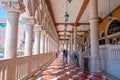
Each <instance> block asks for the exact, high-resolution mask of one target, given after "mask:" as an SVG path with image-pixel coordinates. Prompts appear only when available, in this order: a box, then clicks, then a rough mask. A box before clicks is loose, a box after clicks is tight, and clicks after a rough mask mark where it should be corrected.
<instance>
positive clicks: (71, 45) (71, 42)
mask: <svg viewBox="0 0 120 80" xmlns="http://www.w3.org/2000/svg"><path fill="white" fill-rule="evenodd" d="M70 49H71V51H73V33H71V37H70Z"/></svg>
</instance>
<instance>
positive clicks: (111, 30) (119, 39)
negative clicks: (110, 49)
mask: <svg viewBox="0 0 120 80" xmlns="http://www.w3.org/2000/svg"><path fill="white" fill-rule="evenodd" d="M106 35H107V40H108V44H112V45H117V44H120V20H118V19H113V20H112V21H111V22H110V23H109V25H108V27H107V31H106Z"/></svg>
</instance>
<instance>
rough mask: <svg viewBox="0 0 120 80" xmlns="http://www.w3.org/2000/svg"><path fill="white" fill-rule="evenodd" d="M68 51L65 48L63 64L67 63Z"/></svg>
mask: <svg viewBox="0 0 120 80" xmlns="http://www.w3.org/2000/svg"><path fill="white" fill-rule="evenodd" d="M67 57H68V51H67V50H63V65H65V64H67Z"/></svg>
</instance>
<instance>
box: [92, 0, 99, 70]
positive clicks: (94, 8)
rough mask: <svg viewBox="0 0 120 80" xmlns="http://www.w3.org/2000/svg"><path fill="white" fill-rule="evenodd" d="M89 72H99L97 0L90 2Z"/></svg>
mask: <svg viewBox="0 0 120 80" xmlns="http://www.w3.org/2000/svg"><path fill="white" fill-rule="evenodd" d="M90 35H91V72H100V56H99V45H98V0H90Z"/></svg>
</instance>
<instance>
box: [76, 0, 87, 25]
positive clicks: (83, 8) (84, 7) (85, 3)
mask: <svg viewBox="0 0 120 80" xmlns="http://www.w3.org/2000/svg"><path fill="white" fill-rule="evenodd" d="M83 1H84V2H83V5H82V7H81V8H80V10H79V13H78V16H77V18H76V20H75V26H77V25H78V23H79V20H80V18H81V17H82V15H83V13H84V11H85V9H86V7H87V5H88V3H89V0H83Z"/></svg>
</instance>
